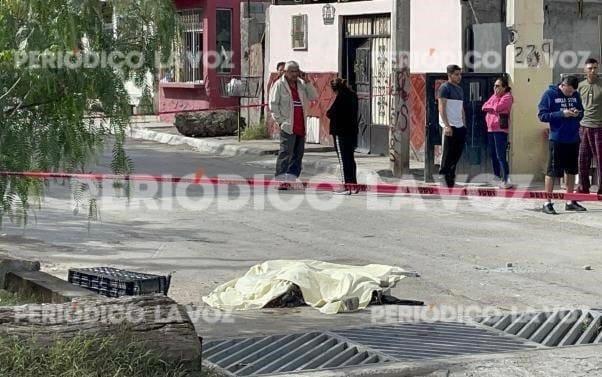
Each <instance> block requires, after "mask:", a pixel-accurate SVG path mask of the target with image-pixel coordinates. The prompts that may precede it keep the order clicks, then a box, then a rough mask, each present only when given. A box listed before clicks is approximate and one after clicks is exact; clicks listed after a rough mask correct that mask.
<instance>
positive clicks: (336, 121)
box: [326, 78, 358, 195]
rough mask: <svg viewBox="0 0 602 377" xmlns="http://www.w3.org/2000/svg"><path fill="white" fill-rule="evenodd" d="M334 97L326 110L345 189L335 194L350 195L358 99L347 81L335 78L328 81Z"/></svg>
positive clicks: (353, 181) (353, 186)
mask: <svg viewBox="0 0 602 377" xmlns="http://www.w3.org/2000/svg"><path fill="white" fill-rule="evenodd" d="M330 87H331V89H332V90H333V92H334V93H335V94H336V98H335V100H334V102H333V104H332V106H331V107H330V109H329V110H328V111H327V112H326V116H327V117H328V118H329V119H330V134H331V135H332V136H333V138H334V146H335V148H336V149H337V154H339V156H340V159H341V164H342V165H343V166H342V170H343V179H344V183H345V189H344V190H340V191H336V193H337V194H343V195H351V194H352V193H357V192H358V190H357V187H356V185H357V166H356V164H355V159H354V156H353V154H354V151H355V148H356V147H357V134H358V99H357V94H355V92H354V91H353V90H351V88H350V87H349V86H348V85H347V81H346V80H343V79H340V78H337V79H335V80H332V81H331V82H330Z"/></svg>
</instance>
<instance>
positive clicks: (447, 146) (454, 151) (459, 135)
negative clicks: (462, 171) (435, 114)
mask: <svg viewBox="0 0 602 377" xmlns="http://www.w3.org/2000/svg"><path fill="white" fill-rule="evenodd" d="M452 130H453V133H452V135H451V136H445V135H444V136H443V156H442V157H441V169H440V170H439V174H441V175H443V176H445V183H446V184H447V185H448V186H450V187H452V186H453V185H454V184H455V182H456V167H457V165H458V162H459V161H460V158H461V157H462V152H464V144H466V127H462V128H456V127H452Z"/></svg>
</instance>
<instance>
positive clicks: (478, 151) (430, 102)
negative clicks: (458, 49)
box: [424, 73, 503, 181]
mask: <svg viewBox="0 0 602 377" xmlns="http://www.w3.org/2000/svg"><path fill="white" fill-rule="evenodd" d="M502 75H503V74H502V73H466V74H462V83H461V86H462V89H463V90H464V111H465V113H466V127H467V131H468V132H467V135H466V145H465V148H464V153H463V155H462V159H461V160H460V162H459V164H458V167H457V170H456V174H457V175H458V178H461V177H462V176H465V177H466V178H467V179H468V180H470V179H472V178H473V177H475V176H477V175H480V174H489V173H492V171H493V169H492V166H491V161H490V157H489V149H488V142H487V125H486V123H485V114H484V113H483V112H482V111H481V108H482V107H483V104H484V103H485V102H486V101H487V100H488V99H489V97H490V96H491V95H492V94H493V85H494V83H495V81H496V79H497V78H498V77H500V76H502ZM446 81H447V75H446V74H443V73H428V74H427V75H426V123H427V124H426V146H425V166H424V177H425V180H426V181H433V179H434V177H435V176H437V175H438V173H439V166H438V165H439V161H438V160H439V159H440V155H441V141H442V131H441V127H440V126H439V109H438V101H437V95H438V91H439V87H440V86H441V84H443V83H444V82H446Z"/></svg>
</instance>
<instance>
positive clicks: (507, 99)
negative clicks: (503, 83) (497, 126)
mask: <svg viewBox="0 0 602 377" xmlns="http://www.w3.org/2000/svg"><path fill="white" fill-rule="evenodd" d="M513 102H514V98H513V97H512V95H510V94H505V95H503V96H502V98H500V100H499V101H498V102H497V103H496V104H495V105H494V106H493V111H494V112H496V113H498V114H510V110H512V103H513Z"/></svg>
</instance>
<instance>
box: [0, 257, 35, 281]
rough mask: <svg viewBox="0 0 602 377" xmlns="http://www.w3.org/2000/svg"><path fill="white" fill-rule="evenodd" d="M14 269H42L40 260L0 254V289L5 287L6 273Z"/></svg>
mask: <svg viewBox="0 0 602 377" xmlns="http://www.w3.org/2000/svg"><path fill="white" fill-rule="evenodd" d="M13 271H40V262H35V261H28V260H23V259H16V258H11V257H8V256H2V255H0V289H4V288H5V281H6V275H7V274H8V273H9V272H13Z"/></svg>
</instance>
